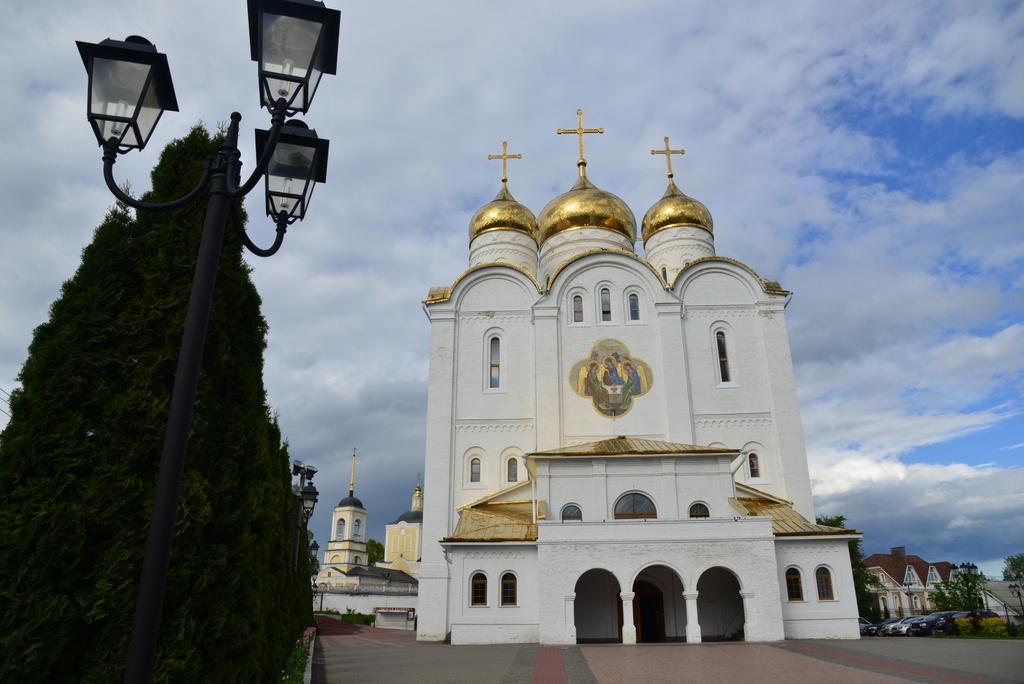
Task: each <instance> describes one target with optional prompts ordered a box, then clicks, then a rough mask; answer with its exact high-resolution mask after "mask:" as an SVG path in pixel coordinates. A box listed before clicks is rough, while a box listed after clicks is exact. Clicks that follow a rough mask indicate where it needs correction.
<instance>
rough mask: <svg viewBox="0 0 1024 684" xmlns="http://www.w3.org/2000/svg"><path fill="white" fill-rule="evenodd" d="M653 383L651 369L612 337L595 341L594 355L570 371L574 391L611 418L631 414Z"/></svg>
mask: <svg viewBox="0 0 1024 684" xmlns="http://www.w3.org/2000/svg"><path fill="white" fill-rule="evenodd" d="M653 381H654V374H653V373H652V372H651V367H650V366H648V365H647V363H646V362H644V361H642V360H641V359H638V358H636V357H634V356H633V355H632V354H630V352H629V348H628V347H626V345H624V344H623V343H622V342H620V341H618V340H614V339H611V338H608V339H604V340H598V341H597V342H595V343H594V346H593V347H592V348H591V349H590V356H588V357H587V358H585V359H581V360H579V361H577V362H576V363H575V364H573V366H572V369H571V370H570V371H569V385H570V386H571V387H572V389H573V391H574V392H575V393H576V394H577V395H579V396H581V397H587V398H589V399H590V400H591V401H592V402H593V404H594V408H595V409H596V410H597V412H598V413H600V414H601V415H603V416H608V417H609V418H616V417H618V416H622V415H625V414H626V413H628V412H629V410H630V409H631V408H633V400H634V399H635V398H636V397H640V396H643V395H645V394H647V393H648V392H649V391H650V389H651V384H652V382H653Z"/></svg>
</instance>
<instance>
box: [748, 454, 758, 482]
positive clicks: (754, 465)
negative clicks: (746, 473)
mask: <svg viewBox="0 0 1024 684" xmlns="http://www.w3.org/2000/svg"><path fill="white" fill-rule="evenodd" d="M747 460H748V461H749V462H750V477H752V478H754V477H761V464H760V463H758V460H757V454H750V457H749V458H748V459H747Z"/></svg>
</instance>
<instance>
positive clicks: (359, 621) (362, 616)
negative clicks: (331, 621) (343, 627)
mask: <svg viewBox="0 0 1024 684" xmlns="http://www.w3.org/2000/svg"><path fill="white" fill-rule="evenodd" d="M341 619H342V620H344V621H345V622H348V623H350V624H353V625H370V626H372V625H373V623H374V621H375V620H376V617H375V616H373V615H367V614H366V613H357V612H355V611H349V612H348V613H345V614H344V615H342V616H341Z"/></svg>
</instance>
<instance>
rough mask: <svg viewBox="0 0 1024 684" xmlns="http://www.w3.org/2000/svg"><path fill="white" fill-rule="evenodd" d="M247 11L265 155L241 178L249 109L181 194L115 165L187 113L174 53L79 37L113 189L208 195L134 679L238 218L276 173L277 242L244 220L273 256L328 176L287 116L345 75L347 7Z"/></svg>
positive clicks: (321, 145) (172, 205)
mask: <svg viewBox="0 0 1024 684" xmlns="http://www.w3.org/2000/svg"><path fill="white" fill-rule="evenodd" d="M248 10H249V38H250V49H251V56H252V59H253V60H255V61H257V62H259V79H260V101H261V105H262V106H264V107H266V108H267V109H268V110H269V111H270V114H271V127H270V130H269V131H257V133H256V140H257V151H258V152H257V154H258V161H257V163H256V165H255V168H254V169H253V171H252V174H251V175H250V176H249V178H248V179H247V180H246V181H245V183H241V182H240V181H241V176H240V172H241V163H240V161H239V158H240V152H239V150H238V124H239V121H240V120H241V118H242V117H241V115H240V114H239V113H238V112H234V113H232V114H231V124H230V126H229V127H228V131H227V134H226V135H225V137H224V143H223V145H222V146H221V148H220V150H219V151H218V152H217V154H216V155H215V156H214V157H212V158H211V159H209V160H208V161H207V164H206V168H205V170H204V172H203V176H202V178H201V179H200V180H199V183H198V184H197V185H196V186H195V188H193V189H192V190H191V191H189V192H188V193H187V194H185V195H184V196H183V197H180V198H178V199H176V200H173V201H170V202H159V203H154V202H142V201H139V200H137V199H135V198H134V197H131V196H130V195H128V194H127V193H125V192H124V191H122V190H121V188H120V187H118V185H117V183H116V181H115V180H114V174H113V168H114V162H115V161H116V160H117V156H118V155H119V154H124V153H126V152H128V151H130V150H133V149H138V150H142V149H143V148H145V146H146V144H147V143H148V142H149V139H150V136H151V135H152V133H153V129H154V128H155V127H156V124H157V122H158V121H159V120H160V116H161V115H162V114H163V112H164V111H177V110H178V103H177V99H176V97H175V94H174V86H173V84H172V82H171V74H170V69H169V68H168V65H167V57H166V56H165V55H163V54H162V53H159V52H157V51H156V48H155V47H154V46H153V44H152V43H150V42H149V41H148V40H146V39H145V38H141V37H139V36H129V37H128V38H126V39H125V40H124V41H115V40H110V39H109V38H108V39H106V40H104V41H102V42H101V43H99V44H92V43H83V42H78V49H79V53H80V54H81V56H82V62H83V63H84V65H85V69H86V72H87V73H88V75H89V85H88V106H87V113H88V119H89V122H90V124H91V126H92V129H93V132H94V133H95V134H96V138H97V140H98V141H99V144H100V146H101V147H102V148H103V177H104V179H105V181H106V184H107V187H108V188H109V189H110V191H111V192H112V193H113V194H114V196H115V197H116V198H117V199H118V200H120V201H121V202H123V203H125V204H126V205H128V206H130V207H133V208H135V209H139V210H145V211H170V210H173V209H177V208H180V207H183V206H185V205H187V204H189V203H191V202H193V201H195V200H197V199H199V198H200V197H201V196H202V195H204V194H207V195H208V196H209V199H208V204H207V208H206V218H205V220H204V223H203V233H202V237H201V239H200V245H199V255H198V258H197V260H196V266H195V272H194V274H193V279H192V291H191V294H190V297H189V304H188V313H187V315H186V319H185V329H184V332H183V334H182V339H181V350H180V352H179V355H178V364H177V368H176V370H175V375H174V387H173V389H172V391H171V401H170V408H169V411H168V416H167V426H166V431H165V435H164V442H163V448H162V452H161V456H160V470H159V476H158V479H157V485H156V494H155V497H154V502H153V512H152V518H151V520H150V526H149V533H148V537H147V539H146V555H145V559H144V560H143V565H142V574H141V578H140V581H139V590H138V598H137V601H136V604H135V618H134V623H133V625H132V639H131V645H130V647H129V651H128V661H127V666H126V669H125V678H124V681H125V682H129V683H131V684H135V683H137V682H148V681H149V680H150V678H151V676H152V670H153V661H154V657H155V653H156V644H157V637H158V632H159V627H160V615H161V612H162V608H163V597H164V588H165V585H166V579H167V568H168V562H169V559H170V552H171V541H172V537H173V531H174V518H175V513H176V509H177V504H178V493H179V489H180V485H181V477H182V473H183V471H184V466H185V453H186V450H187V447H188V429H189V425H190V424H191V421H192V409H193V404H194V402H195V394H196V386H197V384H198V380H199V366H200V363H201V361H202V357H203V347H204V346H205V341H206V330H207V323H208V321H209V316H210V305H211V302H212V300H213V290H214V284H215V282H216V279H217V265H218V261H219V256H220V250H221V246H222V244H223V239H224V229H225V226H226V223H227V218H228V215H229V214H230V213H231V212H232V210H233V209H234V207H235V203H236V202H237V201H238V200H239V199H241V198H242V197H243V196H245V195H246V194H248V193H249V192H250V191H251V190H252V189H253V188H255V187H256V185H257V184H258V183H259V180H260V178H261V177H264V176H265V177H266V195H267V210H268V214H269V215H270V216H271V218H272V219H273V220H274V222H275V224H276V225H277V234H276V237H275V240H274V243H273V244H272V245H271V246H270V247H269V248H267V249H261V248H259V247H256V245H254V244H253V243H252V241H251V240H250V239H249V237H248V235H247V234H246V233H245V229H244V228H243V227H242V225H241V222H240V221H238V220H237V219H236V221H235V223H236V224H237V227H238V229H239V230H240V231H241V234H242V241H243V243H244V244H245V246H246V247H247V248H248V249H249V251H251V252H252V253H253V254H256V255H258V256H270V255H272V254H274V253H275V252H277V250H278V249H279V248H280V246H281V242H282V241H283V239H284V233H285V231H286V229H287V227H288V226H289V225H291V224H292V223H294V222H295V221H297V220H300V219H302V218H303V217H304V216H305V213H306V208H307V206H308V204H309V199H310V195H311V194H312V190H313V186H314V185H315V184H316V183H318V182H321V183H322V182H324V181H325V180H326V169H327V152H328V141H327V140H322V139H320V138H318V137H317V136H316V132H315V131H312V130H309V129H308V128H307V127H306V125H305V124H303V123H301V122H298V121H294V122H293V121H287V119H288V117H289V116H292V115H294V114H296V113H298V112H302V113H305V112H307V111H308V110H309V107H310V104H311V102H312V99H313V95H314V93H315V92H316V88H317V85H318V84H319V82H320V77H321V76H322V75H323V74H333V73H335V72H336V69H337V53H338V32H339V26H340V19H341V15H340V13H339V12H338V11H337V10H332V9H328V8H327V7H325V6H324V5H323V3H321V2H318V1H316V0H248ZM314 492H315V490H314ZM314 502H315V497H314Z"/></svg>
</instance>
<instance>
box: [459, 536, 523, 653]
mask: <svg viewBox="0 0 1024 684" xmlns="http://www.w3.org/2000/svg"><path fill="white" fill-rule="evenodd" d="M450 556H451V564H452V565H451V572H452V575H451V576H452V580H451V584H450V587H449V589H450V600H449V611H450V616H451V642H452V643H453V644H493V643H516V642H525V643H534V642H536V641H537V639H538V632H537V592H538V578H537V549H536V547H535V546H533V545H532V544H530V545H493V544H492V545H465V546H463V545H456V546H452V547H451V550H450ZM477 572H482V573H484V574H485V575H486V576H487V605H486V606H473V605H471V601H470V581H471V578H472V576H473V575H474V574H475V573H477ZM507 572H511V573H513V574H514V575H515V576H516V583H517V586H516V599H517V601H516V605H514V606H503V605H501V577H502V575H504V574H505V573H507Z"/></svg>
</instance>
